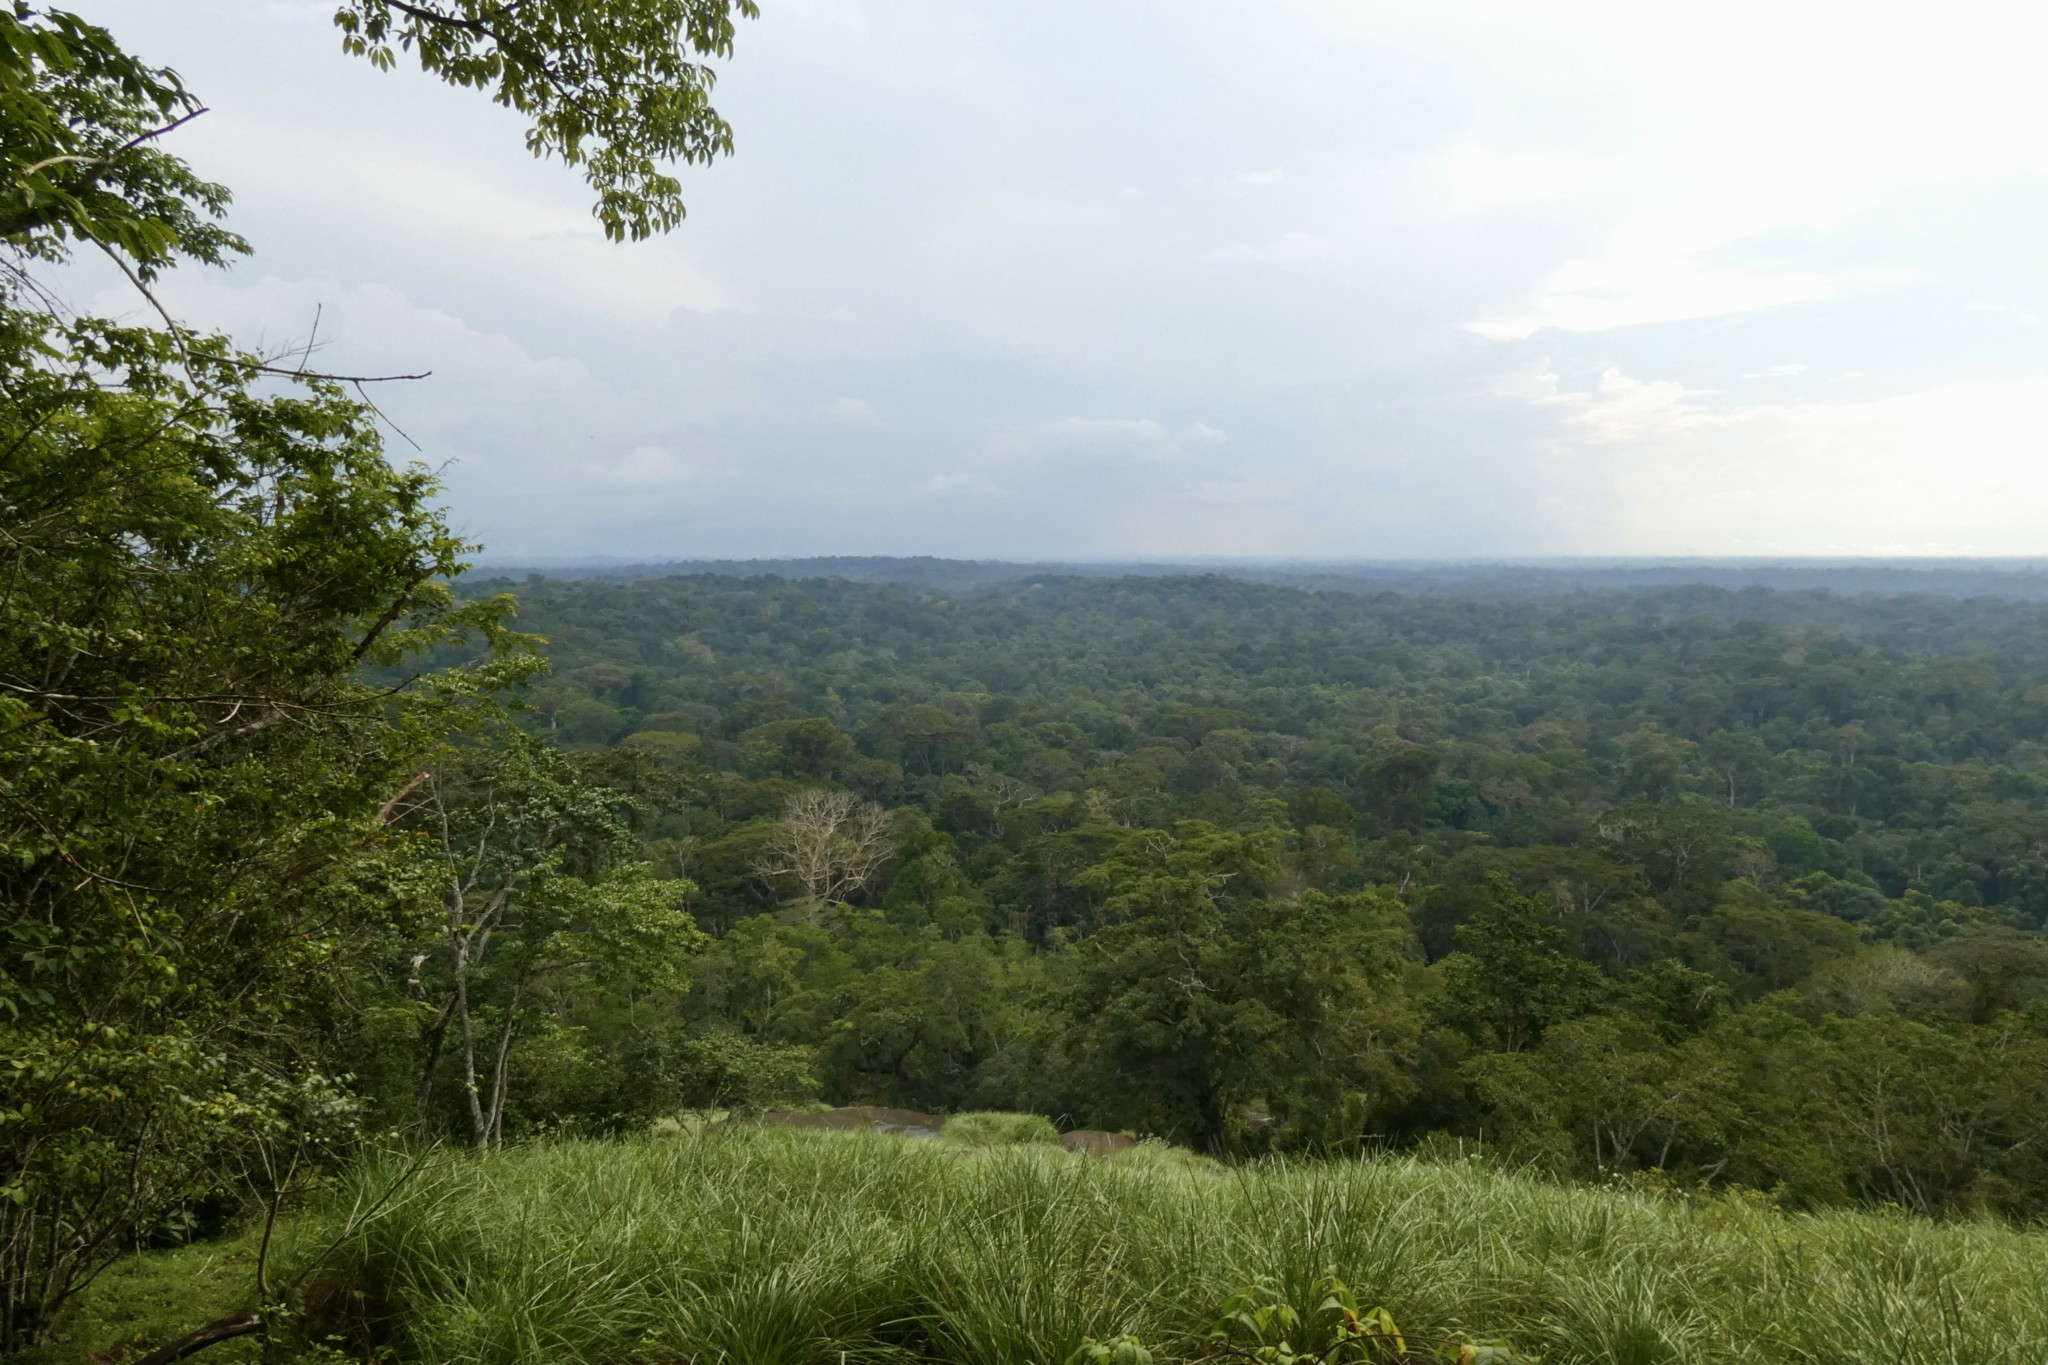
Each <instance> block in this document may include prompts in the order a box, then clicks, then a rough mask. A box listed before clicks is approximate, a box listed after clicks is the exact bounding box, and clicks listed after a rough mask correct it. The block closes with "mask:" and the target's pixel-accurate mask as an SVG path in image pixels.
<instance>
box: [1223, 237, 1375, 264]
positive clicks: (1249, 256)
mask: <svg viewBox="0 0 2048 1365" xmlns="http://www.w3.org/2000/svg"><path fill="white" fill-rule="evenodd" d="M1342 255H1343V253H1342V252H1341V251H1340V250H1339V249H1338V246H1337V243H1336V241H1335V240H1333V239H1332V238H1330V237H1328V236H1325V235H1324V234H1322V233H1319V232H1300V231H1295V232H1283V233H1281V234H1280V235H1279V236H1277V237H1272V238H1269V239H1267V240H1266V241H1264V242H1261V243H1259V244H1257V245H1256V246H1254V245H1250V244H1248V243H1243V242H1240V243H1238V244H1237V245H1235V246H1227V247H1221V248H1218V249H1217V250H1214V251H1205V252H1203V253H1202V254H1200V255H1199V256H1197V257H1195V259H1196V260H1197V261H1200V262H1202V263H1204V264H1233V263H1246V264H1253V265H1327V264H1329V263H1331V262H1333V261H1337V260H1340V259H1341V258H1342Z"/></svg>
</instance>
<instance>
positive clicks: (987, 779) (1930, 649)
mask: <svg viewBox="0 0 2048 1365" xmlns="http://www.w3.org/2000/svg"><path fill="white" fill-rule="evenodd" d="M464 587H465V591H466V592H470V593H473V594H475V595H477V596H479V597H483V596H486V595H489V594H491V593H495V592H499V591H510V590H512V589H513V587H514V585H512V584H510V583H506V582H483V583H478V584H467V583H466V584H465V585H464ZM516 592H517V598H518V602H519V613H520V614H519V620H518V625H519V626H520V628H521V629H523V630H527V631H531V632H534V633H536V634H538V635H539V636H541V637H544V638H545V640H546V642H547V643H546V645H545V647H544V652H545V655H546V657H547V659H548V661H549V662H550V664H551V666H552V667H551V671H550V672H549V674H548V675H547V676H545V677H544V678H540V679H537V680H535V681H534V682H533V683H532V684H531V685H530V687H529V688H528V691H527V694H526V706H527V709H526V710H525V711H524V712H523V713H522V714H521V715H520V717H519V722H518V723H519V724H520V726H522V727H523V728H524V729H525V730H526V731H528V732H530V733H531V734H533V735H535V736H537V737H539V738H542V739H545V740H546V741H547V742H548V745H549V749H548V751H549V752H551V753H558V754H561V755H563V757H562V758H561V759H559V760H555V761H559V762H562V763H565V764H568V765H570V766H571V767H574V768H577V769H578V770H581V771H587V772H590V773H593V774H595V773H609V774H610V777H609V778H607V779H605V780H607V781H609V782H610V783H612V784H613V786H614V787H616V788H617V789H619V790H622V791H626V792H631V793H634V794H635V797H636V805H635V808H634V814H633V815H632V817H631V818H632V821H633V823H634V827H635V834H636V837H637V839H638V841H639V848H640V851H641V852H642V854H644V856H645V858H646V859H647V860H648V861H649V862H650V863H651V865H652V866H653V868H654V869H656V870H657V871H658V872H659V873H660V874H661V875H664V876H667V877H671V878H678V879H687V881H688V882H689V883H690V890H689V892H688V901H687V904H688V907H689V910H690V911H691V913H692V915H693V916H694V919H695V922H696V924H697V925H698V926H699V927H700V928H701V929H702V930H703V932H704V933H705V935H706V936H707V941H706V942H705V943H703V944H702V945H699V946H698V947H697V948H696V949H694V950H693V951H694V956H693V958H692V959H691V960H690V962H689V963H688V966H687V969H686V971H685V972H683V974H682V979H678V980H677V982H676V983H675V984H673V985H670V986H668V987H666V988H663V989H658V990H648V991H644V992H636V991H633V990H619V989H596V987H598V986H600V985H602V984H603V983H602V981H601V980H600V979H598V978H593V977H589V976H587V975H586V976H582V977H579V976H577V975H576V974H575V973H569V974H565V975H560V976H557V977H554V978H552V979H551V984H550V985H549V986H548V987H547V990H548V992H550V993H549V994H548V997H547V999H546V1002H545V1004H544V1005H543V1004H542V1003H541V1002H540V1001H539V1000H538V999H536V998H533V997H529V998H528V1000H527V1003H526V1004H525V1005H522V1006H521V1008H530V1009H531V1013H532V1023H531V1024H530V1025H529V1024H522V1025H521V1030H522V1032H521V1037H520V1040H519V1042H518V1044H517V1045H516V1046H515V1047H514V1048H513V1049H512V1052H511V1057H510V1062H509V1065H508V1069H507V1073H506V1075H507V1082H506V1090H507V1093H508V1095H509V1098H508V1099H507V1101H506V1104H507V1110H506V1112H507V1114H508V1115H509V1118H508V1119H507V1122H508V1123H509V1124H511V1125H512V1127H513V1128H514V1129H515V1130H516V1129H519V1128H522V1127H543V1128H546V1127H560V1126H567V1127H585V1128H587V1127H605V1126H616V1125H619V1124H623V1123H628V1122H632V1121H640V1120H644V1119H647V1118H651V1117H653V1116H654V1115H656V1114H658V1113H660V1112H663V1111H665V1110H667V1109H669V1108H672V1107H676V1108H681V1107H689V1106H704V1107H734V1106H737V1107H747V1106H760V1105H767V1104H776V1103H789V1102H795V1101H798V1100H802V1099H805V1098H810V1097H813V1096H816V1097H821V1098H823V1099H825V1100H829V1101H834V1102H874V1103H888V1104H897V1105H907V1106H913V1107H919V1108H926V1109H938V1110H958V1109H975V1108H991V1107H994V1108H1014V1109H1025V1110H1032V1111H1037V1112H1042V1113H1047V1114H1053V1115H1058V1116H1061V1118H1062V1120H1063V1121H1064V1122H1066V1123H1068V1124H1070V1125H1075V1126H1082V1125H1095V1126H1104V1127H1109V1128H1122V1129H1128V1130H1131V1131H1134V1132H1148V1133H1154V1134H1158V1135H1162V1136H1166V1137H1170V1138H1172V1139H1174V1140H1176V1141H1178V1142H1182V1143H1187V1144H1190V1145H1193V1146H1196V1147H1198V1148H1202V1149H1206V1150H1210V1151H1215V1152H1219V1153H1222V1152H1235V1153H1251V1152H1260V1151H1269V1150H1296V1149H1311V1150H1325V1151H1328V1150H1338V1151H1343V1150H1356V1149H1358V1148H1361V1147H1366V1148H1371V1147H1378V1146H1384V1145H1393V1146H1397V1147H1408V1146H1413V1145H1417V1144H1422V1145H1428V1144H1432V1143H1440V1142H1443V1141H1445V1140H1447V1139H1450V1138H1463V1139H1468V1140H1483V1141H1484V1142H1486V1143H1487V1144H1488V1145H1490V1146H1495V1147H1497V1148H1499V1149H1501V1150H1504V1151H1507V1152H1510V1153H1512V1154H1514V1155H1515V1156H1516V1157H1517V1158H1520V1159H1527V1160H1532V1161H1536V1162H1539V1163H1541V1164H1543V1165H1544V1166H1547V1167H1549V1168H1552V1169H1555V1170H1558V1171H1561V1172H1568V1173H1571V1174H1576V1175H1583V1176H1594V1175H1598V1174H1600V1173H1602V1172H1608V1171H1615V1170H1631V1169H1642V1168H1655V1169H1659V1170H1662V1171H1665V1172H1667V1173H1669V1174H1670V1176H1671V1177H1672V1178H1674V1179H1678V1180H1685V1181H1689V1180H1709V1181H1733V1182H1739V1183H1741V1184H1744V1185H1748V1186H1754V1187H1757V1188H1760V1189H1764V1190H1770V1191H1774V1192H1777V1193H1778V1194H1779V1195H1780V1196H1781V1197H1783V1198H1785V1199H1787V1200H1789V1201H1793V1202H1795V1203H1829V1202H1839V1201H1847V1200H1855V1201H1890V1202H1896V1203H1899V1204H1902V1205H1905V1206H1907V1207H1910V1208H1915V1209H1921V1210H1928V1211H1942V1210H1961V1209H1969V1208H1988V1209H1994V1210H1999V1211H2004V1212H2008V1213H2012V1214H2017V1215H2031V1214H2034V1213H2037V1212H2038V1211H2039V1210H2040V1209H2041V1208H2042V1201H2043V1200H2044V1198H2048V1166H2044V1165H2043V1163H2042V1161H2041V1159H2040V1158H2039V1157H2038V1156H2037V1155H2036V1152H2037V1149H2038V1147H2039V1143H2038V1142H2037V1140H2036V1139H2037V1137H2038V1136H2039V1134H2040V1132H2041V1125H2042V1122H2043V1121H2042V1119H2041V1118H2040V1117H2039V1113H2038V1105H2037V1104H2036V1103H2035V1102H2034V1098H2033V1097H2034V1096H2035V1095H2037V1094H2038V1092H2039V1089H2040V1086H2041V1084H2042V1082H2043V1081H2044V1080H2048V1074H2044V1068H2048V1001H2043V1000H2042V998H2041V996H2042V990H2043V987H2044V985H2048V942H2044V941H2043V938H2042V935H2041V930H2042V926H2043V923H2044V920H2048V845H2044V841H2043V837H2042V836H2043V831H2044V824H2043V801H2044V793H2048V787H2044V785H2043V780H2044V777H2048V772H2044V768H2043V756H2044V752H2048V751H2044V749H2043V745H2044V742H2048V686H2044V684H2048V612H2044V611H2043V610H2042V609H2041V608H2039V607H2036V606H2031V605H2022V604H2015V603H2009V602H2002V601H1997V600H1992V599H1974V600H1970V601H1958V600H1954V599H1941V598H1935V597H1910V598H1879V597H1871V596H1832V595H1828V594H1823V593H1797V594H1783V593H1776V592H1772V591H1769V590H1761V589H1751V590H1745V591H1741V592H1733V593H1731V592H1727V591H1722V590H1718V589H1710V588H1667V589H1651V590H1635V591H1621V592H1608V593H1597V594H1581V595H1573V596H1565V597H1559V598H1551V599H1546V600H1538V601H1488V600H1483V599H1480V598H1476V597H1469V596H1456V595H1445V594H1434V595H1393V594H1382V595H1358V594H1346V593H1310V592H1305V591H1301V590H1297V589H1289V588H1281V587H1273V586H1267V585H1257V584H1248V583H1243V582H1237V581H1232V580H1227V579H1223V578H1217V577H1180V578H1125V579H1107V580H1105V579H1074V578H1067V579H1061V578H1053V577H1045V578H1041V579H1036V580H1032V581H1027V582H1020V583H1017V584H1014V585H1012V586H1009V587H999V588H993V589H986V590H982V591H978V592H969V593H966V594H961V595H955V596H952V597H942V596H939V595H937V594H936V593H934V592H932V591H929V590H922V591H920V590H913V589H906V588H899V587H892V586H886V585H856V584H851V583H847V582H844V581H834V580H805V581H788V580H783V579H779V578H772V577H770V578H754V579H736V578H730V577H716V576H708V575H706V576H694V577H676V578H668V579H658V580H647V581H639V582H593V581H557V580H549V579H544V578H539V577H533V578H529V579H528V580H527V581H525V582H523V583H521V584H518V585H517V586H516ZM821 793H840V794H843V795H842V798H841V799H840V800H839V801H838V802H837V804H836V805H835V804H833V803H832V802H829V801H825V800H823V799H822V798H821V795H820V794H821ZM622 810H623V807H622ZM864 822H865V823H864ZM501 942H502V943H503V944H505V945H506V946H505V948H504V949H503V950H504V951H510V946H511V943H512V940H510V939H505V940H501ZM422 946H424V945H422ZM437 960H438V958H437V957H429V958H428V960H427V962H426V965H425V966H423V967H422V968H421V971H422V972H423V973H424V977H423V978H419V979H424V981H425V983H426V985H425V987H424V989H428V990H429V991H430V993H431V991H432V990H433V989H438V986H437V980H438V979H437V977H436V975H435V973H436V971H437V970H439V969H438V968H437V967H436V965H435V963H436V961H437ZM403 977H404V973H402V972H399V971H397V970H395V969H394V970H393V971H391V972H389V973H387V984H388V985H389V986H390V987H391V988H393V989H394V990H395V988H396V987H398V986H399V985H400V984H402V978H403ZM419 979H415V989H423V987H421V986H419V985H418V980H419ZM508 979H509V978H508ZM479 1008H498V1006H495V1005H489V1004H486V1003H484V1002H483V1001H482V1000H481V999H480V1001H479ZM394 1074H396V1073H394ZM394 1093H395V1092H394ZM394 1102H395V1101H394ZM442 1102H443V1103H444V1104H453V1103H454V1100H453V1096H452V1092H451V1094H450V1095H449V1096H444V1097H443V1101H442Z"/></svg>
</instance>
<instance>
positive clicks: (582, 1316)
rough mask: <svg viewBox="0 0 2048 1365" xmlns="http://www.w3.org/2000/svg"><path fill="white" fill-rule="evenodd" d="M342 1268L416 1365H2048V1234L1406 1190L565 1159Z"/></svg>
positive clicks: (396, 1227)
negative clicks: (1312, 1345)
mask: <svg viewBox="0 0 2048 1365" xmlns="http://www.w3.org/2000/svg"><path fill="white" fill-rule="evenodd" d="M390 1176H391V1172H390V1171H389V1170H381V1171H370V1172H366V1173H365V1174H364V1176H363V1177H362V1179H363V1180H364V1181H365V1183H366V1185H374V1184H376V1183H377V1182H379V1181H383V1180H388V1179H389V1178H390ZM344 1254H345V1257H346V1263H345V1264H344V1265H343V1266H342V1267H341V1270H342V1272H343V1273H344V1274H345V1275H346V1276H347V1277H348V1279H349V1280H350V1281H351V1282H353V1284H354V1286H355V1287H356V1288H358V1289H360V1290H362V1291H363V1293H364V1301H365V1302H371V1303H383V1304H387V1305H391V1306H392V1309H391V1311H392V1312H393V1314H394V1316H393V1318H392V1320H391V1321H390V1322H388V1323H386V1324H385V1325H384V1326H385V1330H388V1331H392V1332H395V1334H396V1336H395V1341H396V1346H397V1349H398V1352H399V1355H400V1358H401V1359H404V1360H414V1361H436V1362H514V1361H517V1362H561V1363H563V1365H566V1363H567V1362H605V1363H606V1365H624V1363H626V1362H671V1361H675V1362H680V1361H691V1362H714V1361H726V1362H734V1363H735V1365H798V1362H828V1363H829V1362H837V1361H839V1360H840V1359H841V1358H842V1355H843V1357H844V1359H845V1360H846V1361H847V1362H849V1363H850V1362H866V1361H947V1362H972V1363H973V1365H1027V1362H1028V1363H1031V1365H1059V1362H1062V1361H1064V1360H1065V1359H1066V1358H1067V1356H1068V1355H1069V1354H1070V1353H1071V1352H1072V1351H1073V1350H1074V1349H1075V1347H1076V1346H1077V1345H1079V1343H1080V1342H1081V1340H1082V1339H1083V1338H1084V1337H1087V1336H1094V1337H1097V1338H1107V1337H1110V1336H1113V1335H1116V1334H1120V1333H1135V1334H1137V1335H1138V1336H1140V1337H1142V1338H1143V1339H1144V1341H1145V1342H1146V1344H1147V1345H1148V1346H1151V1347H1152V1348H1153V1349H1154V1350H1155V1351H1156V1352H1157V1353H1158V1355H1159V1358H1160V1359H1161V1360H1162V1361H1166V1360H1181V1359H1192V1358H1196V1357H1198V1356H1200V1355H1201V1354H1202V1353H1203V1344H1202V1333H1203V1331H1204V1329H1205V1327H1206V1326H1207V1324H1208V1323H1209V1322H1210V1320H1211V1319H1212V1318H1213V1317H1214V1315H1215V1312H1216V1310H1217V1307H1218V1305H1219V1304H1221V1303H1222V1301H1223V1300H1224V1299H1225V1298H1226V1297H1227V1296H1228V1295H1229V1294H1231V1293H1232V1292H1233V1291H1234V1290H1236V1289H1237V1288H1239V1287H1240V1286H1242V1285H1244V1284H1246V1283H1247V1282H1250V1281H1254V1280H1268V1281H1271V1282H1274V1283H1276V1284H1277V1285H1279V1286H1281V1288H1282V1290H1283V1292H1285V1293H1288V1294H1291V1295H1293V1296H1296V1297H1298V1298H1299V1299H1300V1300H1302V1302H1300V1303H1299V1304H1298V1305H1297V1306H1298V1307H1300V1308H1302V1309H1309V1308H1312V1307H1313V1303H1312V1302H1310V1301H1309V1300H1310V1296H1311V1295H1312V1294H1314V1293H1315V1290H1316V1286H1317V1285H1318V1284H1319V1282H1320V1281H1321V1280H1322V1278H1323V1277H1324V1276H1325V1275H1326V1274H1328V1273H1331V1272H1334V1273H1335V1274H1337V1275H1338V1276H1339V1277H1341V1278H1342V1279H1344V1280H1345V1281H1347V1282H1348V1283H1349V1284H1351V1285H1352V1286H1353V1287H1354V1288H1355V1289H1356V1291H1357V1294H1358V1298H1359V1300H1360V1301H1361V1302H1366V1303H1377V1304H1383V1305H1385V1306H1386V1307H1387V1308H1389V1309H1390V1310H1391V1311H1392V1313H1393V1315H1394V1318H1395V1319H1396V1321H1397V1322H1399V1324H1400V1325H1401V1326H1402V1327H1403V1328H1404V1329H1406V1330H1407V1331H1410V1332H1415V1333H1429V1334H1443V1335H1451V1334H1458V1333H1465V1334H1470V1335H1474V1336H1478V1337H1483V1338H1506V1339H1508V1340H1509V1341H1510V1342H1512V1343H1513V1345H1514V1346H1515V1347H1516V1349H1517V1351H1518V1353H1522V1354H1527V1355H1530V1356H1534V1357H1538V1358H1540V1359H1542V1360H1544V1361H1546V1362H1552V1363H1553V1365H1555V1363H1558V1362H1571V1361H1610V1362H1619V1363H1621V1365H1627V1363H1629V1362H1651V1361H1688V1362H1691V1361H1700V1362H1706V1361H1769V1362H1777V1361H1850V1360H1855V1361H1884V1362H1919V1361H1927V1362H1947V1361H1959V1360H1966V1361H1978V1362H1988V1361H2021V1360H2039V1359H2041V1358H2043V1357H2044V1356H2048V1238H2044V1237H2043V1236H2041V1235H2038V1234H2035V1233H2031V1232H2022V1231H2017V1230H2014V1229H2011V1228H2008V1227H2004V1226H2001V1225H1995V1224H1991V1223H1951V1224H1937V1223H1934V1222H1929V1221H1926V1220H1922V1219H1918V1218H1913V1217H1909V1216H1906V1215H1904V1214H1894V1213H1885V1212H1878V1213H1846V1212H1843V1213H1823V1214H1813V1215H1787V1214H1782V1213H1777V1212H1773V1211H1770V1210H1768V1209H1764V1208H1760V1207H1757V1206H1755V1205H1754V1204H1750V1203H1745V1202H1743V1201H1741V1200H1737V1199H1723V1200H1716V1201H1709V1202H1705V1203H1700V1204H1689V1203H1688V1202H1687V1201H1685V1200H1683V1199H1678V1198H1665V1197H1658V1196H1653V1195H1649V1194H1642V1193H1632V1192H1627V1191H1615V1190H1594V1189H1585V1188H1571V1187H1565V1186H1559V1185H1554V1184H1550V1183H1546V1182H1544V1181H1541V1180H1538V1179H1534V1178H1531V1177H1527V1176H1523V1175H1517V1174H1513V1173H1508V1172H1502V1171H1498V1170H1494V1169H1491V1168H1488V1167H1485V1166H1481V1165H1477V1164H1433V1163H1429V1162H1422V1161H1415V1160H1406V1159H1376V1160H1362V1161H1357V1162H1342V1163H1337V1162H1329V1163H1313V1164H1308V1163H1304V1164H1295V1165H1264V1166H1255V1167H1248V1168H1224V1167H1209V1166H1205V1165H1203V1164H1199V1163H1169V1162H1161V1161H1142V1160H1141V1161H1136V1162H1129V1163H1126V1162H1122V1161H1107V1162H1105V1161H1098V1160H1094V1159H1090V1158H1087V1157H1079V1156H1071V1155H1068V1154H1067V1153H1064V1152H1061V1151H1059V1150H1058V1149H1057V1148H1050V1147H1047V1146H1045V1145H1042V1144H1028V1145H1021V1146H1007V1147H1002V1146H999V1147H986V1148H969V1147H961V1146H958V1145H952V1144H946V1143H940V1142H909V1141H904V1140H902V1139H898V1138H891V1137H886V1136H877V1135H872V1134H860V1133H845V1134H840V1133H810V1132H797V1131H789V1130H776V1129H748V1128H737V1129H726V1130H714V1131H708V1132H705V1133H701V1134H693V1135H686V1136H671V1137H667V1138H661V1139H647V1140H642V1141H636V1142H625V1143H573V1142H571V1143H559V1144H553V1145H546V1146H534V1147H530V1148H524V1149H518V1150H513V1151H509V1152H506V1153H503V1154H500V1155H496V1156H491V1157H488V1158H484V1159H476V1158H473V1157H467V1156H461V1155H448V1156H445V1157H440V1158H436V1159H434V1160H433V1161H431V1162H429V1163H428V1164H427V1166H426V1167H425V1168H424V1169H422V1170H420V1171H419V1172H418V1173H417V1174H416V1175H415V1176H414V1177H413V1179H412V1180H411V1182H410V1183H409V1184H407V1185H406V1186H405V1187H404V1189H403V1190H402V1191H401V1193H400V1194H399V1195H398V1196H397V1197H395V1198H394V1199H393V1200H392V1201H391V1202H390V1203H389V1204H388V1205H387V1206H386V1207H385V1209H384V1211H383V1212H382V1214H381V1215H380V1216H379V1217H378V1218H377V1219H375V1220H374V1221H373V1222H372V1223H371V1224H370V1226H368V1227H367V1228H366V1229H365V1230H364V1232H363V1233H362V1235H361V1236H359V1237H358V1238H356V1239H355V1240H353V1241H352V1242H350V1243H349V1244H348V1246H347V1247H346V1248H345V1253H344Z"/></svg>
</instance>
